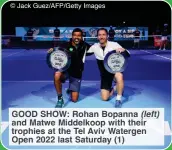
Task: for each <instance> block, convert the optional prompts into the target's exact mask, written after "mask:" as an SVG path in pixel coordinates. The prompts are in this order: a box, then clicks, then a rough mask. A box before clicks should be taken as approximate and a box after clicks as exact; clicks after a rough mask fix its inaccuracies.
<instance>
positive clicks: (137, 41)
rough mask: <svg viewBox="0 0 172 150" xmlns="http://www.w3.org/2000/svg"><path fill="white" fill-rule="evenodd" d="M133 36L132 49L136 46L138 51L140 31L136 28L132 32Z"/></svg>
mask: <svg viewBox="0 0 172 150" xmlns="http://www.w3.org/2000/svg"><path fill="white" fill-rule="evenodd" d="M133 35H134V48H135V46H136V45H137V48H138V49H139V47H140V46H139V43H140V31H139V29H138V28H136V30H135V31H134V32H133Z"/></svg>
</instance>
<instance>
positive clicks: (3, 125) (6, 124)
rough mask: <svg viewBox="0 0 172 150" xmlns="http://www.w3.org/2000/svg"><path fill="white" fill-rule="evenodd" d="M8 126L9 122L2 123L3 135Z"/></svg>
mask: <svg viewBox="0 0 172 150" xmlns="http://www.w3.org/2000/svg"><path fill="white" fill-rule="evenodd" d="M8 126H9V124H8V122H1V134H2V133H3V132H4V131H5V129H6V128H8Z"/></svg>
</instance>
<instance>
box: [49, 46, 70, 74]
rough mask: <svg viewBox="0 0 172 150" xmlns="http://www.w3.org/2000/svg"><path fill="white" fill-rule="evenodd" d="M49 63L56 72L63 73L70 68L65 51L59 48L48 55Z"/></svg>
mask: <svg viewBox="0 0 172 150" xmlns="http://www.w3.org/2000/svg"><path fill="white" fill-rule="evenodd" d="M49 61H50V64H51V66H52V68H53V69H55V70H58V71H65V70H67V69H68V68H69V66H70V59H69V56H68V54H67V53H66V52H65V50H64V49H61V48H55V49H54V51H53V52H52V53H51V54H50V58H49Z"/></svg>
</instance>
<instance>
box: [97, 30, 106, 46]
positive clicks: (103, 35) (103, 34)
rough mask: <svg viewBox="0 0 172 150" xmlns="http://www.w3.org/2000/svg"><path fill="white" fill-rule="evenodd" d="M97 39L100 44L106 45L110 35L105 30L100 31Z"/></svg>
mask: <svg viewBox="0 0 172 150" xmlns="http://www.w3.org/2000/svg"><path fill="white" fill-rule="evenodd" d="M97 37H98V40H99V42H100V44H106V42H107V40H108V34H107V32H106V31H105V30H99V31H98V35H97Z"/></svg>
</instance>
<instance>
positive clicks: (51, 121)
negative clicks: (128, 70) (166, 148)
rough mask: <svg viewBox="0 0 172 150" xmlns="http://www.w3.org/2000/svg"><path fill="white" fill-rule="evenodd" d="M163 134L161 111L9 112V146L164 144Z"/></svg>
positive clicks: (30, 110) (12, 109) (19, 110)
mask: <svg viewBox="0 0 172 150" xmlns="http://www.w3.org/2000/svg"><path fill="white" fill-rule="evenodd" d="M158 131H161V132H158ZM162 132H163V133H164V109H161V108H160V109H157V108H149V109H145V108H139V109H138V108H136V109H133V108H132V109H129V108H126V109H123V108H122V109H114V108H110V109H108V108H104V109H103V108H101V109H100V108H94V109H92V108H90V109H89V108H87V109H86V108H81V109H79V108H78V109H72V108H63V109H54V108H53V109H46V108H44V109H35V108H33V109H32V108H29V109H26V108H22V109H21V108H18V109H17V108H10V110H9V143H10V145H17V146H26V145H33V146H38V145H39V146H40V145H48V146H56V145H61V146H63V145H64V146H66V145H69V144H70V145H71V146H72V145H81V146H86V145H100V146H107V145H111V146H112V145H124V146H125V145H135V146H144V145H150V146H151V145H163V144H164V135H163V134H161V133H162ZM151 139H154V140H151Z"/></svg>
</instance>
